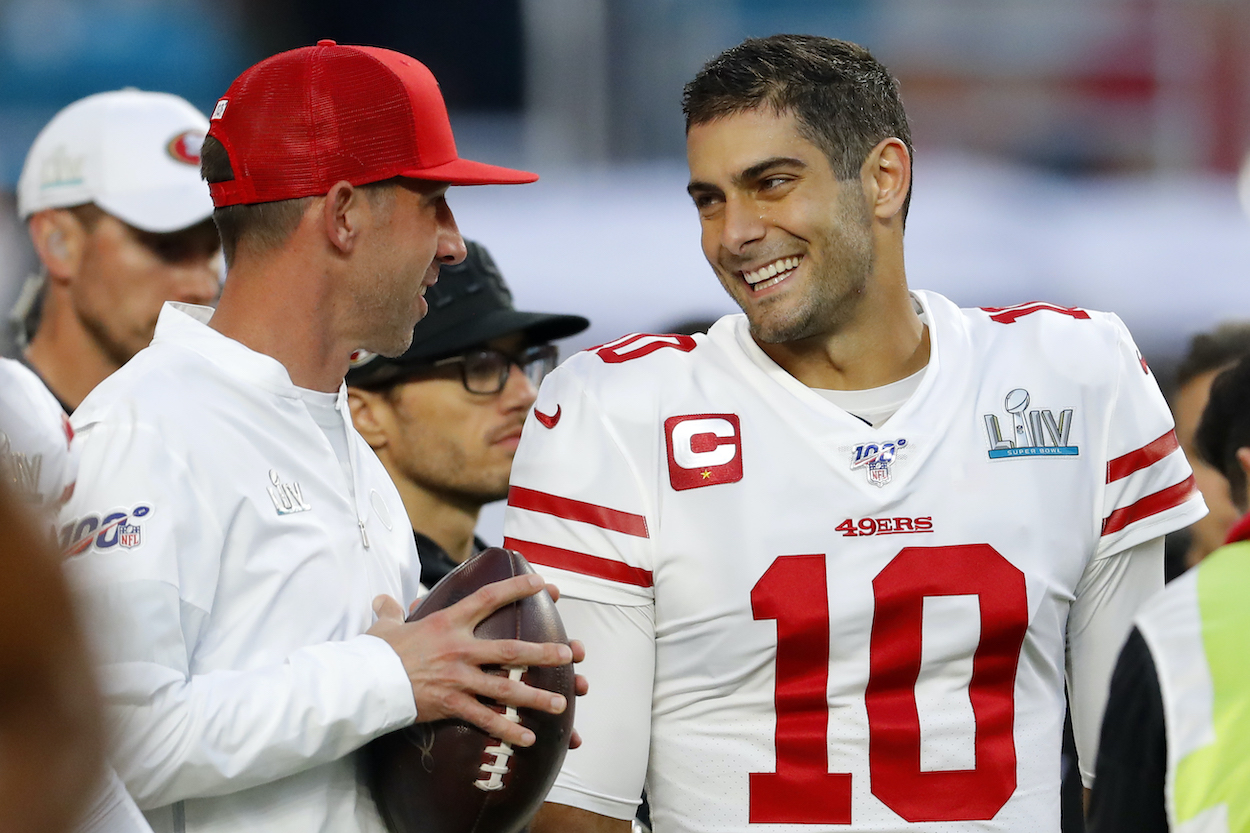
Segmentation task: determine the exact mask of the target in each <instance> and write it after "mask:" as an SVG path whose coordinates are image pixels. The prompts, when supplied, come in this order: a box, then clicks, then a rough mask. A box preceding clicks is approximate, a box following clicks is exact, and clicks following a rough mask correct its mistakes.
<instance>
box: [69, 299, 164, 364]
mask: <svg viewBox="0 0 1250 833" xmlns="http://www.w3.org/2000/svg"><path fill="white" fill-rule="evenodd" d="M77 317H78V322H79V323H80V324H82V327H83V329H84V330H86V331H87V334H88V335H90V336H91V340H92V341H94V342H95V344H96V347H98V348H99V350H100V352H101V353H103V354H104V356H105V357H106V358H107V359H108V360H109V362H110V363H112V364H115V365H117V366H118V367H121V366H122V365H124V364H125V363H126V362H128V361H130V360H131V359H133V358H134V357H135V354H136V353H137V352H139V351H140V350H142V349H143V348H144V347H146V346H147V345H148V344H149V343H151V341H152V335H153V334H154V333H155V327H153V332H152V333H148V334H147V337H146V338H139V339H136V340H135V342H136V343H129V342H128V341H127V340H126V339H125V338H124V337H119V336H117V335H114V333H112V332H111V331H110V330H109V328H108V325H107V324H106V323H105V322H104V320H103V319H102V318H100V317H99V316H96V315H93V314H91V313H90V312H89V311H86V310H81V309H80V310H78V311H77ZM138 341H142V342H143V343H142V344H138V343H137V342H138Z"/></svg>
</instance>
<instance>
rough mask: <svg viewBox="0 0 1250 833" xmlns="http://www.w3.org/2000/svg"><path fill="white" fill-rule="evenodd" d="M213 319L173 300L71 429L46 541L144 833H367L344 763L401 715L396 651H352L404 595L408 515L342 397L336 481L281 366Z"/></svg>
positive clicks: (413, 556) (413, 566) (412, 559)
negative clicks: (55, 536)
mask: <svg viewBox="0 0 1250 833" xmlns="http://www.w3.org/2000/svg"><path fill="white" fill-rule="evenodd" d="M211 313H212V311H211V310H209V309H207V308H202V307H189V306H185V305H173V304H167V305H166V307H165V309H164V310H163V311H162V312H161V317H160V321H159V323H158V325H157V329H156V338H155V340H154V341H153V342H152V345H151V347H149V348H148V349H146V350H144V351H142V352H141V353H140V354H139V355H137V356H136V357H135V358H134V359H133V360H132V361H131V362H130V363H129V364H127V365H126V366H125V367H124V368H122V369H121V370H120V371H118V372H117V373H116V374H114V375H113V376H111V377H110V378H108V379H107V380H105V381H104V382H103V383H102V384H101V385H100V386H99V387H98V388H96V389H95V391H93V392H92V394H91V395H90V396H89V397H88V398H87V399H86V401H85V402H83V404H82V406H81V407H80V408H79V409H78V410H77V411H76V413H75V415H74V420H73V423H74V428H75V431H76V432H77V438H76V440H75V441H76V442H81V444H82V446H81V455H82V456H81V461H80V467H79V475H78V486H77V489H76V491H75V493H74V496H73V499H72V500H71V501H70V503H69V504H67V506H66V508H65V511H64V512H63V513H62V525H61V542H62V544H63V546H65V548H66V549H67V551H68V552H69V554H70V559H69V560H70V570H71V575H72V576H74V577H75V579H76V580H77V581H79V582H80V583H81V584H82V585H83V587H84V589H85V590H86V592H87V594H88V596H89V597H90V598H91V599H92V611H91V615H92V619H91V621H92V622H93V623H94V630H95V635H96V637H97V638H96V642H97V648H98V650H99V652H100V654H101V659H102V662H103V669H102V672H101V681H102V688H103V691H104V696H105V699H106V702H107V706H108V710H109V717H110V728H111V729H112V731H113V743H114V765H115V766H116V768H117V770H118V772H119V774H120V775H121V777H122V779H123V780H124V781H125V783H126V786H127V788H128V789H129V790H130V792H131V793H132V794H133V795H134V796H135V798H136V800H137V801H138V803H139V806H140V807H142V808H143V809H144V810H145V812H146V813H147V816H148V819H149V821H151V822H152V824H153V827H154V829H156V830H157V831H183V830H185V831H231V833H245V831H292V833H294V832H295V831H298V832H299V833H309V831H348V830H363V831H372V830H381V829H382V825H381V823H380V821H379V820H378V817H377V813H376V811H375V810H374V808H373V805H372V802H371V801H370V800H369V799H368V798H367V796H366V795H365V794H364V793H363V792H362V791H361V789H360V788H359V787H358V785H357V781H356V772H355V761H354V756H353V755H352V754H351V753H352V752H353V751H354V750H355V749H357V748H358V747H360V746H361V745H362V744H364V743H366V742H367V741H369V740H370V739H372V738H374V737H376V736H378V735H380V734H383V733H385V732H388V731H391V730H394V729H396V728H399V727H402V726H405V725H408V724H410V723H412V722H413V720H414V719H415V716H416V709H415V706H414V704H413V698H412V690H411V687H410V684H409V681H408V678H407V675H406V673H405V672H404V669H403V666H402V663H401V662H400V660H399V657H398V656H397V655H396V654H395V653H394V651H393V650H392V649H391V648H390V647H389V646H388V645H387V644H386V643H385V642H383V641H382V640H380V639H377V638H375V637H372V636H366V635H364V631H365V630H366V629H367V628H368V627H369V626H370V625H371V624H372V622H373V613H372V607H371V605H372V600H373V598H374V596H376V595H377V594H379V593H387V594H390V595H392V596H394V597H395V598H397V599H399V600H400V601H401V603H403V604H405V605H407V604H408V603H409V602H411V601H412V600H414V599H415V598H416V596H417V592H418V587H419V583H418V582H419V578H420V564H419V561H418V559H417V553H416V548H415V546H414V545H413V540H412V533H411V530H410V529H409V526H408V524H407V523H406V520H405V519H406V514H405V512H404V507H403V504H402V503H401V501H400V498H399V495H398V493H397V492H396V491H395V488H394V486H393V485H392V483H391V481H390V479H389V477H388V476H387V473H386V470H385V469H384V468H383V467H382V465H381V463H380V462H379V461H378V459H377V457H376V456H375V455H374V454H373V452H372V451H371V450H370V449H369V447H368V446H367V445H366V444H365V442H364V440H363V439H361V437H360V436H359V434H357V433H356V431H355V429H354V428H353V427H352V424H351V419H350V414H349V413H348V410H347V401H346V392H345V388H341V389H340V391H339V394H338V409H339V412H340V414H342V415H343V416H344V419H345V428H344V430H345V431H346V432H347V446H348V449H349V455H348V456H349V463H350V465H349V466H347V467H344V466H342V465H340V462H339V460H338V458H337V457H336V455H335V453H334V451H333V449H332V447H331V445H330V443H329V441H328V440H327V437H326V434H325V433H323V431H322V430H321V428H319V427H318V426H317V424H316V423H315V422H314V421H313V418H312V416H311V415H310V412H309V410H308V407H307V405H306V404H305V402H304V400H303V399H302V398H301V395H300V391H299V389H297V388H296V387H295V386H294V385H292V383H291V381H290V377H289V376H288V374H287V372H286V370H285V368H284V367H283V366H282V365H281V364H280V363H279V362H277V361H276V360H275V359H273V358H271V357H269V356H266V355H263V354H260V353H256V352H254V351H252V350H249V349H248V348H246V347H244V346H243V345H242V344H239V343H238V342H236V341H233V340H231V339H228V338H226V337H225V336H222V335H221V334H220V333H217V332H216V331H215V330H213V329H211V328H209V327H207V326H205V324H204V323H202V322H206V321H207V320H208V317H209V316H210V315H211ZM197 319H198V320H197ZM349 470H350V473H351V477H350V482H349V477H348V474H347V472H348V471H349Z"/></svg>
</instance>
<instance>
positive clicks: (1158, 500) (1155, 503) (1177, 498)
mask: <svg viewBox="0 0 1250 833" xmlns="http://www.w3.org/2000/svg"><path fill="white" fill-rule="evenodd" d="M1197 490H1198V488H1197V486H1196V485H1195V484H1194V477H1193V475H1192V474H1191V475H1190V476H1189V477H1188V478H1186V479H1185V480H1182V481H1181V482H1180V483H1177V484H1176V485H1175V486H1168V487H1167V488H1166V489H1163V490H1162V491H1158V492H1155V493H1154V494H1153V495H1146V496H1145V497H1144V498H1142V499H1141V500H1139V501H1137V502H1136V503H1134V504H1133V505H1131V506H1124V507H1121V508H1120V509H1117V510H1115V511H1114V512H1112V513H1111V514H1110V515H1108V516H1107V517H1106V518H1104V519H1103V522H1102V534H1103V535H1110V534H1111V533H1113V532H1119V531H1120V530H1121V529H1124V527H1126V526H1128V525H1129V524H1132V523H1136V522H1137V521H1140V520H1141V519H1142V518H1149V517H1150V516H1151V515H1157V514H1159V513H1160V512H1165V511H1167V510H1168V509H1171V508H1173V507H1175V506H1180V505H1181V504H1182V503H1184V502H1185V501H1187V500H1189V498H1190V496H1191V495H1193V494H1194V492H1196V491H1197Z"/></svg>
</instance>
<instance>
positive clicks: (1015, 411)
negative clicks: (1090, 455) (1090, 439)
mask: <svg viewBox="0 0 1250 833" xmlns="http://www.w3.org/2000/svg"><path fill="white" fill-rule="evenodd" d="M1029 401H1030V398H1029V392H1028V391H1027V390H1025V389H1024V388H1016V389H1014V390H1012V391H1010V392H1009V393H1008V394H1007V396H1006V398H1004V400H1003V407H1004V408H1005V409H1006V411H1007V414H1008V417H1007V419H1008V420H1009V421H1010V423H1009V424H1010V426H1011V427H1010V428H1009V429H1007V430H1006V432H1004V427H1005V425H1006V424H1007V423H1006V422H1004V423H999V421H998V415H997V414H985V433H986V436H987V438H988V440H989V445H990V450H989V454H990V459H991V460H999V459H1002V458H1005V457H1052V456H1060V457H1074V456H1076V455H1077V454H1078V453H1080V449H1079V448H1078V447H1077V446H1075V445H1069V444H1068V443H1069V435H1070V434H1071V433H1072V414H1073V409H1072V408H1065V409H1064V410H1062V411H1060V412H1059V418H1058V419H1056V418H1055V413H1054V411H1051V410H1048V409H1045V408H1042V409H1034V410H1029Z"/></svg>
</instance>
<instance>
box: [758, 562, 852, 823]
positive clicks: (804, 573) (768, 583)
mask: <svg viewBox="0 0 1250 833" xmlns="http://www.w3.org/2000/svg"><path fill="white" fill-rule="evenodd" d="M751 610H752V611H753V612H754V614H755V618H756V619H776V620H777V692H776V695H775V702H776V704H777V771H776V772H752V773H751V774H750V795H751V809H750V812H751V824H822V823H823V824H850V823H851V776H850V775H830V774H829V750H828V734H829V700H828V697H827V695H826V693H825V692H826V691H827V690H828V683H829V597H828V595H827V594H826V592H825V557H824V556H823V555H786V556H782V557H781V558H778V559H777V560H776V561H774V562H773V563H772V566H771V567H769V568H768V571H767V572H766V573H764V575H763V576H762V577H761V578H760V580H759V581H758V582H756V584H755V587H754V588H752V589H751Z"/></svg>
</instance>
